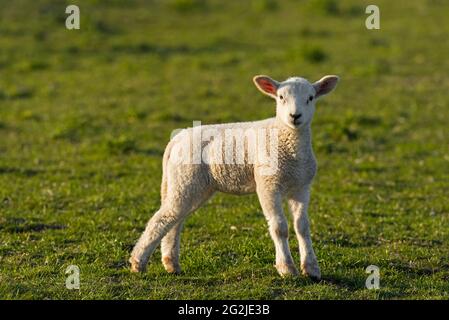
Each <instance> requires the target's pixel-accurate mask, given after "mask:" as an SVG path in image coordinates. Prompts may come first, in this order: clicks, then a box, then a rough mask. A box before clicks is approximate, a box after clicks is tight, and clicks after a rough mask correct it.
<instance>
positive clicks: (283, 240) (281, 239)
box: [257, 187, 299, 276]
mask: <svg viewBox="0 0 449 320" xmlns="http://www.w3.org/2000/svg"><path fill="white" fill-rule="evenodd" d="M257 195H258V197H259V201H260V204H261V206H262V210H263V213H264V215H265V218H266V219H267V221H268V226H269V230H270V235H271V238H272V239H273V241H274V245H275V248H276V265H275V267H276V269H277V271H278V272H279V274H280V275H281V276H287V275H298V274H299V272H298V269H297V268H296V266H295V263H294V261H293V258H292V255H291V253H290V248H289V246H288V224H287V219H286V218H285V215H284V212H283V210H282V197H281V195H280V194H279V193H278V192H275V191H269V190H266V189H265V188H263V187H258V189H257Z"/></svg>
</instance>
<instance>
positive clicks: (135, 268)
mask: <svg viewBox="0 0 449 320" xmlns="http://www.w3.org/2000/svg"><path fill="white" fill-rule="evenodd" d="M129 262H130V263H131V272H144V271H145V264H142V263H140V262H139V261H137V260H136V259H134V258H133V257H131V258H130V259H129Z"/></svg>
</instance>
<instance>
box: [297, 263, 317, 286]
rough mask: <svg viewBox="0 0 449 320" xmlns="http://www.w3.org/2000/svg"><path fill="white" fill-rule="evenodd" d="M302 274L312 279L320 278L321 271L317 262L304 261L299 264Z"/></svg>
mask: <svg viewBox="0 0 449 320" xmlns="http://www.w3.org/2000/svg"><path fill="white" fill-rule="evenodd" d="M301 271H302V274H303V275H304V276H306V277H308V278H310V279H311V280H313V281H316V282H318V281H320V280H321V272H320V267H319V266H318V263H316V262H315V263H304V264H302V265H301Z"/></svg>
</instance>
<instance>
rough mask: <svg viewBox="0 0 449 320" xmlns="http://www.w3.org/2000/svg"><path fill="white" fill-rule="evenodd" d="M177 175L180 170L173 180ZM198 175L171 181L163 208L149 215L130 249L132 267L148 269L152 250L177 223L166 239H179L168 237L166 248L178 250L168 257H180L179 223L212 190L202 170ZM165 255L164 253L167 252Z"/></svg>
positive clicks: (137, 270) (178, 173) (210, 193)
mask: <svg viewBox="0 0 449 320" xmlns="http://www.w3.org/2000/svg"><path fill="white" fill-rule="evenodd" d="M177 175H178V176H179V175H180V172H176V173H175V175H174V176H173V179H172V181H176V176H177ZM194 176H195V175H194ZM195 177H196V179H193V180H192V181H191V183H188V184H185V182H184V183H178V184H177V183H173V184H172V185H173V186H174V187H172V188H171V189H170V187H169V190H168V192H167V197H166V199H164V201H163V203H162V205H161V208H160V209H159V211H158V212H156V214H155V215H154V216H153V217H152V218H151V219H150V221H149V222H148V224H147V226H146V228H145V231H144V232H143V234H142V236H141V237H140V239H139V241H138V242H137V244H136V245H135V247H134V249H133V252H132V253H131V258H130V262H131V270H132V271H134V272H139V271H143V270H145V266H146V264H147V263H148V260H149V258H150V256H151V254H152V253H153V251H154V250H155V249H156V247H157V246H158V245H159V243H160V242H161V240H162V239H163V238H164V236H165V235H167V233H168V232H169V231H170V230H172V228H174V227H175V230H173V232H174V233H173V234H170V237H169V238H168V239H167V240H169V239H170V238H173V239H174V240H176V241H168V243H166V245H164V248H170V251H172V252H173V253H175V255H169V257H170V258H172V259H173V260H174V261H177V260H178V257H177V254H178V251H179V250H176V248H177V247H178V246H179V244H178V243H179V231H180V227H178V226H180V225H181V224H182V223H183V221H184V219H185V218H186V217H187V216H188V215H189V214H190V213H192V212H193V211H194V210H196V209H197V208H198V207H199V206H200V205H201V204H202V203H203V202H204V201H206V200H207V199H208V198H209V197H210V196H211V195H212V193H213V191H212V190H211V188H210V186H208V183H207V179H206V177H205V176H204V175H201V174H199V175H197V176H195ZM169 186H170V181H169ZM173 235H174V237H173ZM168 244H169V245H168ZM167 245H168V246H167ZM173 249H175V250H173ZM162 255H163V256H164V252H163V253H162Z"/></svg>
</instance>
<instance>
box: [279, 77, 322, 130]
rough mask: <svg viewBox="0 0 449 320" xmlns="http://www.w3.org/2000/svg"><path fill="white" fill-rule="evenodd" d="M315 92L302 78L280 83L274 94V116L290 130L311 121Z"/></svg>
mask: <svg viewBox="0 0 449 320" xmlns="http://www.w3.org/2000/svg"><path fill="white" fill-rule="evenodd" d="M315 95H316V91H315V88H314V87H313V85H312V84H311V83H310V82H309V81H307V80H306V79H303V78H291V79H288V80H287V81H284V82H282V83H281V84H280V85H279V88H278V89H277V92H276V116H277V118H278V119H279V120H281V121H282V122H283V123H284V124H285V125H287V126H288V127H290V128H292V129H296V128H299V127H301V126H302V125H304V124H308V123H310V122H311V121H312V118H313V114H314V112H315V100H316V99H315Z"/></svg>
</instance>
